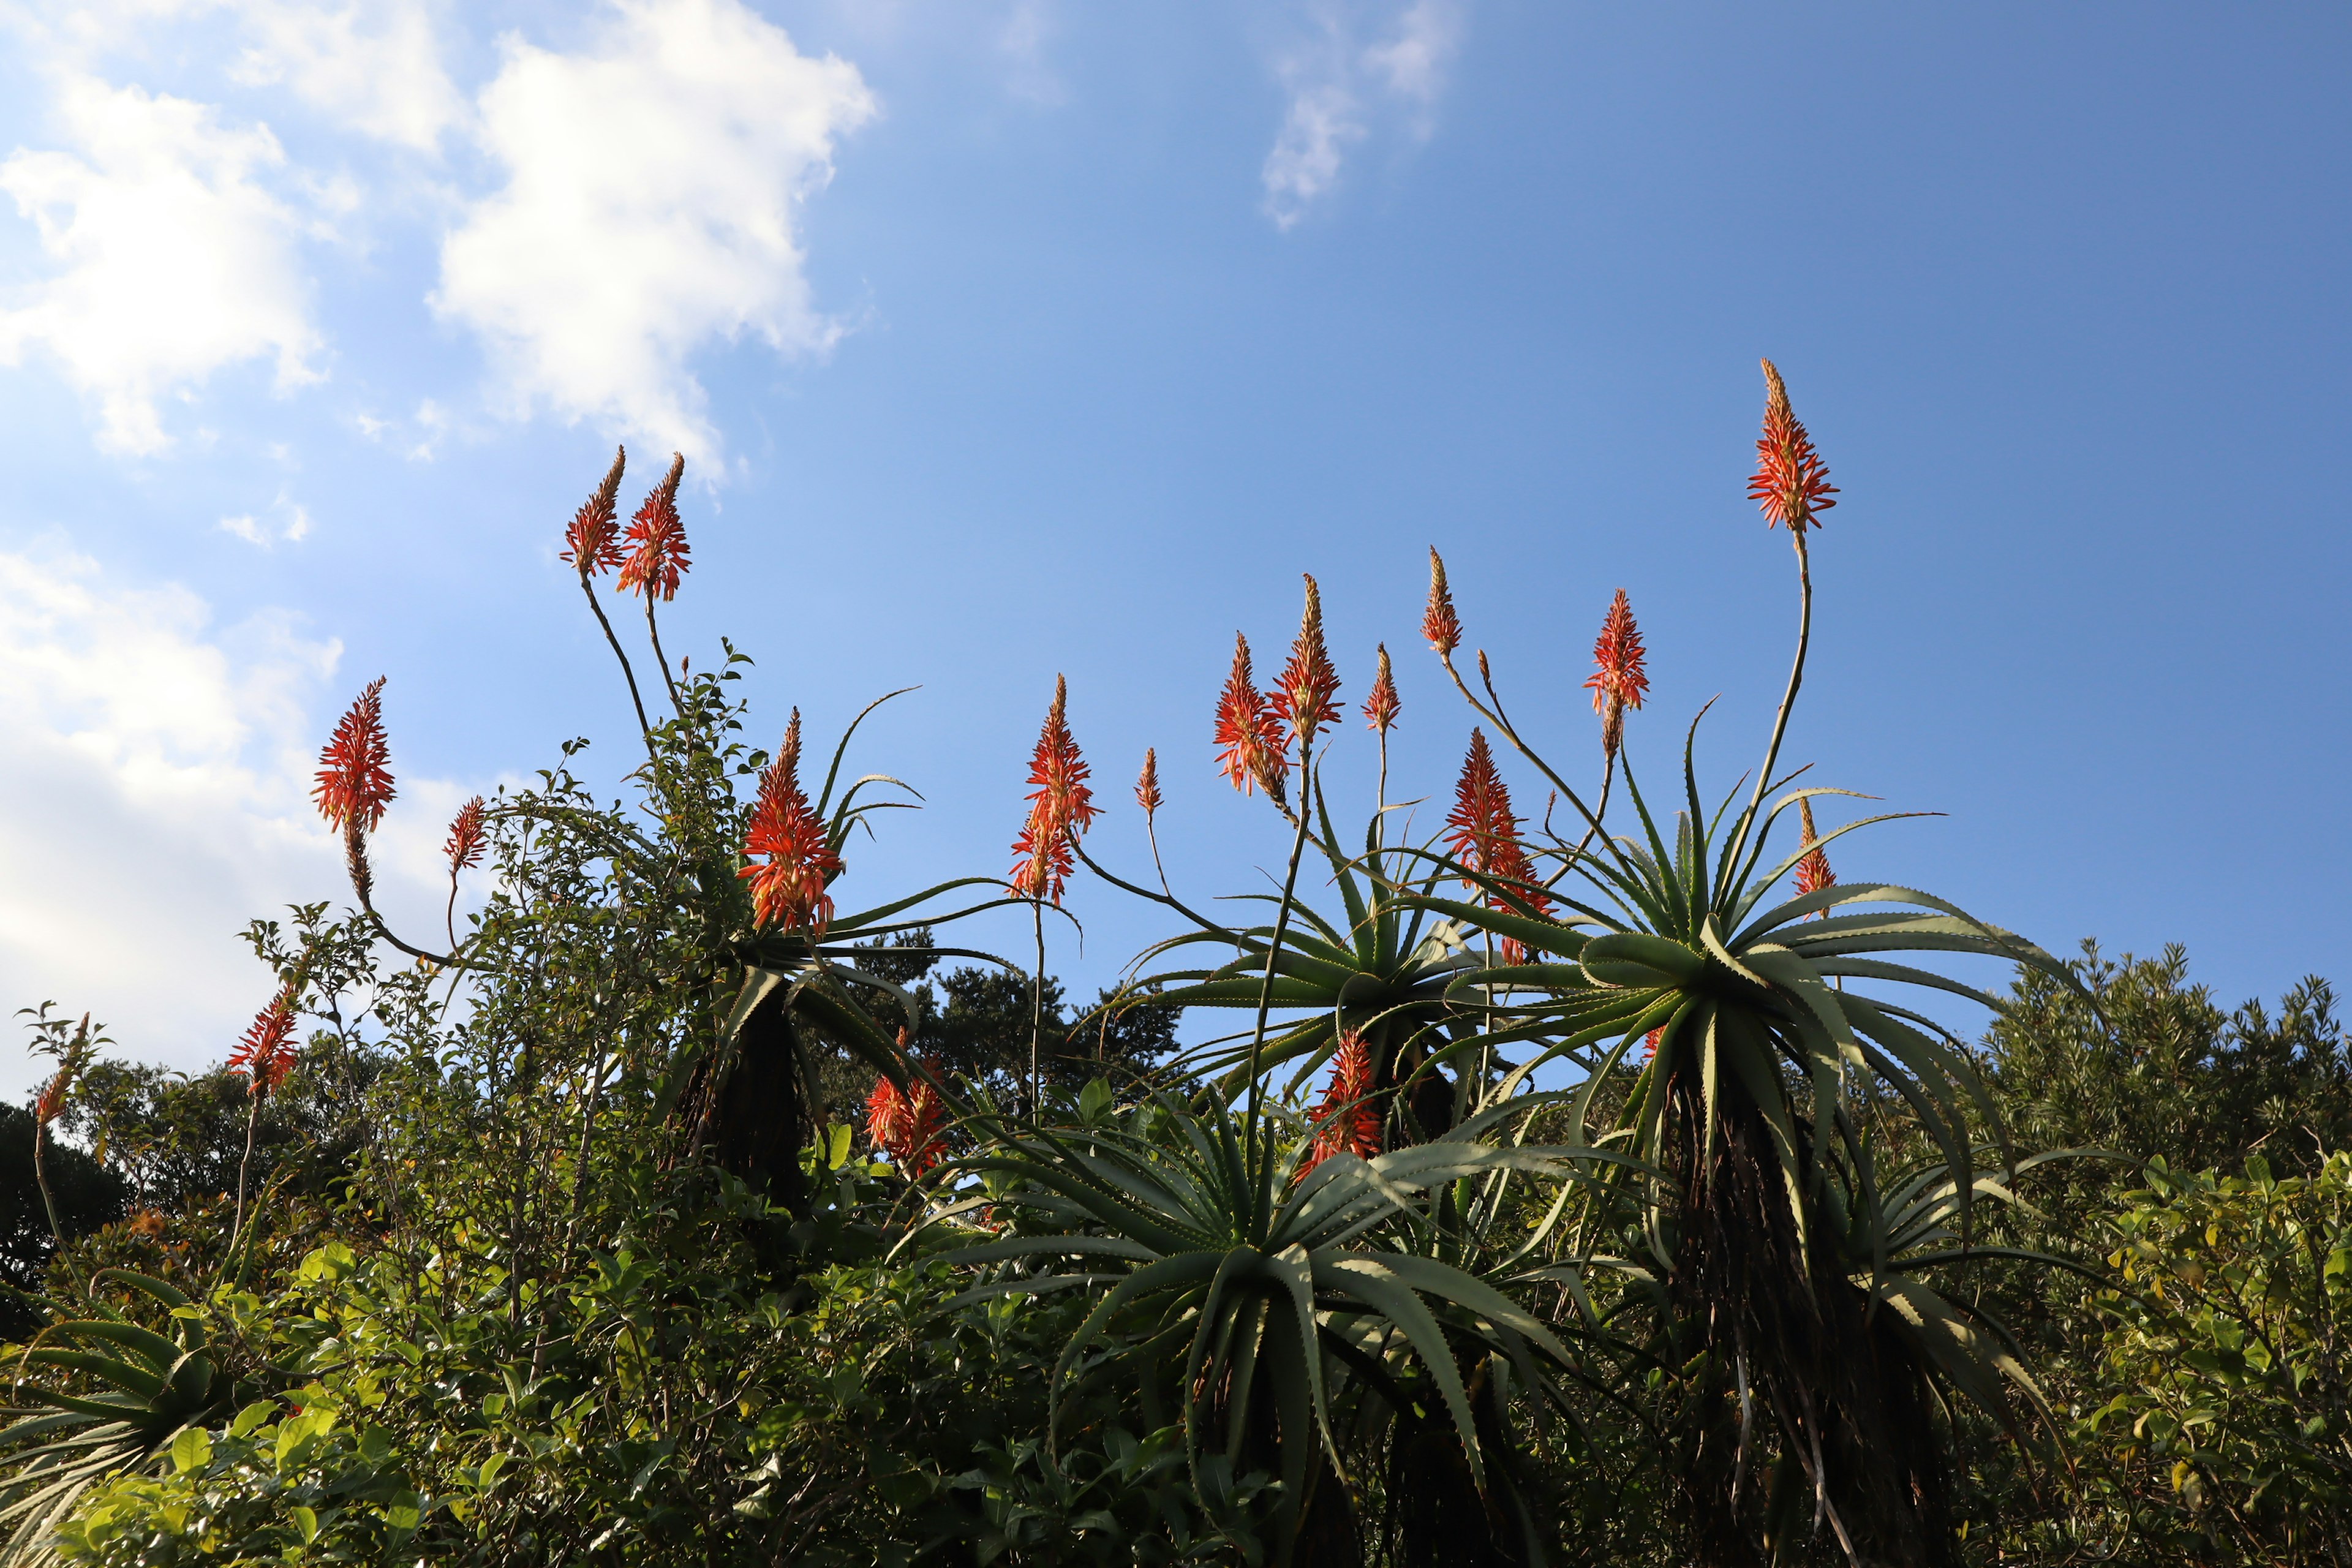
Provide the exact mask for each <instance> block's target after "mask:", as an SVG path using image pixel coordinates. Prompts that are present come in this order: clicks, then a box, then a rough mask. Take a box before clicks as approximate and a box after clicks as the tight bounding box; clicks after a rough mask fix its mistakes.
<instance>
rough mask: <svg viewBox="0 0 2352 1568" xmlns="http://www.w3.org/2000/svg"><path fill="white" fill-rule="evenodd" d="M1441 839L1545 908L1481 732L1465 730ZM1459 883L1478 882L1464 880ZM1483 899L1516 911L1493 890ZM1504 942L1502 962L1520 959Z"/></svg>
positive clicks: (1469, 863) (1471, 865)
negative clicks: (1465, 746)
mask: <svg viewBox="0 0 2352 1568" xmlns="http://www.w3.org/2000/svg"><path fill="white" fill-rule="evenodd" d="M1445 841H1446V845H1447V847H1449V848H1450V849H1451V851H1452V852H1453V856H1454V859H1456V860H1458V861H1460V862H1461V863H1462V865H1463V866H1464V867H1465V868H1467V869H1468V870H1470V871H1472V872H1474V873H1475V874H1477V875H1478V876H1481V877H1484V878H1486V879H1488V880H1489V881H1493V882H1499V883H1502V884H1504V885H1505V886H1506V887H1507V888H1508V889H1509V891H1510V893H1511V895H1512V897H1514V898H1516V899H1517V900H1519V901H1520V902H1521V903H1524V904H1526V905H1528V906H1529V907H1530V908H1533V909H1535V910H1539V911H1542V912H1545V913H1549V911H1550V910H1551V900H1549V899H1548V898H1546V897H1545V896H1544V894H1543V893H1542V891H1541V890H1540V889H1539V888H1538V887H1537V886H1536V885H1535V884H1536V882H1537V877H1536V868H1535V862H1534V861H1533V860H1531V859H1530V858H1528V849H1527V845H1526V844H1525V843H1524V842H1523V841H1522V840H1521V839H1520V837H1519V819H1518V817H1517V815H1516V814H1514V813H1513V811H1512V810H1511V791H1510V786H1508V785H1507V784H1504V783H1503V775H1502V774H1501V773H1499V772H1497V771H1496V767H1495V753H1494V752H1493V751H1491V750H1490V749H1489V748H1488V747H1487V745H1486V732H1485V731H1481V730H1473V731H1470V751H1469V754H1468V755H1466V756H1465V757H1464V758H1463V759H1462V777H1461V779H1460V780H1459V781H1458V782H1457V783H1456V784H1454V809H1453V810H1452V811H1451V812H1448V813H1447V814H1446V817H1445ZM1465 886H1468V887H1473V888H1475V887H1476V886H1478V884H1477V883H1475V882H1472V881H1467V880H1465ZM1486 902H1487V904H1488V905H1489V906H1490V907H1491V908H1494V909H1497V910H1509V911H1511V912H1514V913H1516V912H1518V911H1517V910H1513V908H1512V905H1511V904H1510V903H1508V902H1507V901H1506V900H1505V899H1504V898H1503V896H1502V893H1501V892H1500V891H1498V890H1496V889H1487V890H1486ZM1504 946H1505V953H1504V956H1505V958H1506V960H1507V962H1509V963H1522V962H1524V961H1525V959H1526V953H1525V952H1524V950H1523V949H1519V948H1518V944H1517V943H1516V942H1511V941H1509V940H1508V939H1507V940H1506V942H1505V943H1504Z"/></svg>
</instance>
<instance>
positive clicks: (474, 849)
mask: <svg viewBox="0 0 2352 1568" xmlns="http://www.w3.org/2000/svg"><path fill="white" fill-rule="evenodd" d="M486 847H488V835H486V834H485V833H484V832H483V830H482V797H481V796H480V795H476V796H475V797H474V798H473V799H471V800H469V801H467V803H466V804H465V805H461V806H459V807H458V808H457V820H456V821H454V822H452V823H451V824H449V841H448V842H447V843H446V844H444V845H442V846H441V852H442V853H443V854H445V855H446V856H448V857H449V875H451V876H452V877H454V876H456V875H457V873H458V872H460V871H463V870H466V869H467V868H471V867H475V866H478V865H480V864H481V863H482V851H483V849H485V848H486Z"/></svg>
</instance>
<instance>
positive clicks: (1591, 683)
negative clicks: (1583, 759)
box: [1584, 588, 1650, 757]
mask: <svg viewBox="0 0 2352 1568" xmlns="http://www.w3.org/2000/svg"><path fill="white" fill-rule="evenodd" d="M1645 657H1646V656H1645V655H1644V653H1643V648H1642V632H1641V628H1640V627H1638V626H1635V625H1634V624H1633V605H1632V604H1631V603H1629V602H1628V601H1627V599H1626V597H1625V590H1624V589H1622V588H1620V589H1618V590H1617V597H1616V598H1615V600H1613V601H1612V603H1611V604H1610V606H1609V614H1608V615H1607V616H1605V617H1604V618H1603V619H1602V620H1601V636H1600V637H1597V638H1595V639H1594V640H1593V644H1592V662H1593V664H1594V665H1595V666H1596V668H1594V670H1593V672H1592V675H1591V678H1590V679H1587V680H1586V681H1585V683H1584V684H1585V686H1586V687H1587V688H1588V689H1590V690H1591V693H1592V710H1593V711H1594V712H1595V713H1598V714H1600V715H1601V752H1602V754H1603V755H1604V756H1611V757H1613V756H1615V755H1616V754H1617V748H1618V747H1619V746H1620V745H1622V744H1623V742H1624V739H1625V710H1626V709H1628V708H1639V707H1640V706H1641V705H1642V700H1643V698H1644V697H1646V696H1648V695H1649V692H1650V677H1649V673H1648V672H1647V671H1646V670H1644V669H1643V667H1642V661H1643V658H1645Z"/></svg>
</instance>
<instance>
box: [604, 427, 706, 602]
mask: <svg viewBox="0 0 2352 1568" xmlns="http://www.w3.org/2000/svg"><path fill="white" fill-rule="evenodd" d="M685 474H686V458H685V455H684V454H683V453H674V454H672V455H671V458H670V463H669V472H668V473H667V474H666V475H664V476H663V477H662V482H661V483H660V484H658V485H656V486H655V487H654V492H653V493H652V494H651V495H649V496H647V497H646V504H645V505H643V506H641V507H639V508H637V514H636V516H635V518H633V519H631V520H630V522H629V534H628V538H629V544H630V547H631V548H630V550H629V554H628V559H627V560H625V561H624V562H623V563H621V575H620V577H619V578H618V579H617V580H616V584H615V585H616V586H618V587H619V588H620V590H621V591H622V592H623V593H625V594H646V595H651V596H652V597H654V598H656V599H661V600H664V601H667V600H669V599H673V598H675V597H677V584H678V579H680V578H681V577H683V576H685V575H686V573H687V569H688V567H689V566H691V565H692V564H693V562H692V560H691V556H692V553H693V552H691V551H690V550H689V549H688V546H687V542H686V525H685V524H684V523H683V522H681V521H678V515H677V482H678V480H679V479H682V478H683V477H685Z"/></svg>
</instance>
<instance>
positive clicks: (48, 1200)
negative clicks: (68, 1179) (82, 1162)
mask: <svg viewBox="0 0 2352 1568" xmlns="http://www.w3.org/2000/svg"><path fill="white" fill-rule="evenodd" d="M48 1131H49V1127H48V1123H47V1122H46V1121H35V1122H34V1123H33V1180H35V1181H36V1182H38V1183H39V1184H40V1186H41V1204H42V1206H43V1207H45V1208H47V1210H48V1211H49V1235H50V1236H51V1237H55V1238H56V1241H57V1245H58V1247H59V1248H60V1249H62V1248H63V1247H65V1244H66V1227H65V1226H62V1225H59V1224H58V1197H57V1194H55V1193H52V1192H51V1191H49V1166H48V1160H47V1142H48Z"/></svg>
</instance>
